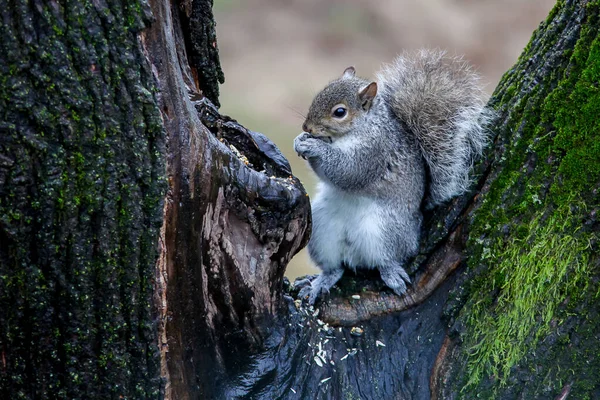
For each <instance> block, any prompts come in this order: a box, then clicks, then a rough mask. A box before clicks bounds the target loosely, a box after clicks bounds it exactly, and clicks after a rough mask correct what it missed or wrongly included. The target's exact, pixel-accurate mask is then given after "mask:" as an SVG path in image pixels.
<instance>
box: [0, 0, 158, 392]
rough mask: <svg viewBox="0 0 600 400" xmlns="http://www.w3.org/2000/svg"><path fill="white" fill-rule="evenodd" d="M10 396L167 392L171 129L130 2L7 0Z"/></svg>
mask: <svg viewBox="0 0 600 400" xmlns="http://www.w3.org/2000/svg"><path fill="white" fill-rule="evenodd" d="M0 8H1V9H2V21H1V23H0V52H1V53H2V56H1V57H0V74H1V75H0V76H1V78H0V82H1V83H0V310H1V312H0V398H2V399H20V398H23V399H26V398H27V399H34V398H35V399H42V398H70V399H74V398H149V397H152V398H156V397H158V396H159V395H160V388H161V380H160V378H159V371H160V370H159V357H158V351H157V341H156V326H155V325H154V324H153V322H152V321H153V316H152V307H151V304H152V290H153V286H152V279H153V276H154V267H155V260H156V239H157V235H158V230H159V228H160V224H161V209H162V207H161V204H162V199H163V197H164V193H165V188H166V185H165V181H164V170H165V161H164V154H165V135H164V129H163V126H162V122H161V119H160V114H159V110H158V108H157V105H156V101H155V98H154V95H153V93H152V91H153V88H154V78H153V76H152V72H151V69H150V65H149V63H148V62H147V61H146V58H145V56H144V54H143V53H142V51H141V50H142V49H141V46H140V45H139V39H138V36H139V34H140V32H141V31H142V29H144V26H145V24H146V23H148V22H149V20H150V10H149V8H148V6H147V5H146V4H143V3H137V2H136V3H132V2H123V3H122V4H121V3H120V2H108V3H104V2H86V1H83V2H62V3H58V2H46V3H44V2H41V1H32V2H29V1H11V2H2V4H1V5H0Z"/></svg>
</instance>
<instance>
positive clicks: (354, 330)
mask: <svg viewBox="0 0 600 400" xmlns="http://www.w3.org/2000/svg"><path fill="white" fill-rule="evenodd" d="M364 332H365V331H363V330H362V329H361V328H359V327H358V326H354V327H352V329H350V334H351V335H354V336H362V334H363V333H364Z"/></svg>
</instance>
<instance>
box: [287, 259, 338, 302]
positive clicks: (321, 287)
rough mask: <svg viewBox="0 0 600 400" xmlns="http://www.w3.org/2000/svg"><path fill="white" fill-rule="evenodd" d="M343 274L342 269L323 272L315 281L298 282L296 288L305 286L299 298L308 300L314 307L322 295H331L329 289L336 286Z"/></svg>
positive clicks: (304, 280)
mask: <svg viewBox="0 0 600 400" xmlns="http://www.w3.org/2000/svg"><path fill="white" fill-rule="evenodd" d="M343 274H344V270H343V269H342V268H340V269H336V270H334V271H331V272H328V273H325V272H323V273H322V274H321V275H319V276H317V277H316V278H315V279H314V280H313V281H309V279H303V280H301V281H298V282H296V283H295V286H296V287H299V286H302V285H305V286H304V287H303V288H302V289H300V292H299V293H298V297H300V299H301V300H305V299H307V298H308V299H307V300H308V304H309V305H311V306H313V305H314V304H315V302H316V301H317V298H318V297H319V296H320V295H321V294H322V293H329V289H331V288H332V287H333V285H335V284H336V283H337V281H339V280H340V278H341V277H342V275H343ZM307 281H309V282H307Z"/></svg>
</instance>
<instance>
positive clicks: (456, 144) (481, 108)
mask: <svg viewBox="0 0 600 400" xmlns="http://www.w3.org/2000/svg"><path fill="white" fill-rule="evenodd" d="M378 81H379V82H380V85H381V86H382V90H383V95H384V96H386V97H388V101H390V102H391V104H392V108H393V110H394V112H395V113H396V116H397V117H398V118H399V119H400V120H402V121H403V122H404V123H405V124H406V125H407V127H408V128H409V130H410V132H411V133H412V134H414V135H415V136H416V137H417V141H418V143H419V146H420V147H421V151H422V153H423V157H424V159H425V161H426V162H427V164H428V167H429V173H430V182H429V187H428V194H426V201H427V203H428V205H429V206H435V205H437V204H439V203H441V202H443V201H445V200H448V199H450V198H452V197H454V196H456V195H459V194H461V193H463V192H464V191H465V190H466V189H467V187H468V186H469V183H470V180H469V170H470V169H471V166H472V164H473V161H474V160H475V159H476V158H477V157H478V156H479V155H481V153H482V151H483V149H484V147H485V145H486V144H487V142H488V133H487V129H486V125H487V124H488V122H489V120H490V118H491V115H492V114H491V112H490V111H489V110H487V109H485V103H484V98H485V95H484V92H483V91H482V90H481V88H480V86H479V76H478V75H477V74H476V73H475V72H473V71H472V69H471V68H470V67H469V66H468V65H467V64H466V63H465V62H464V61H463V60H462V59H461V58H455V57H447V56H446V55H445V53H444V52H442V51H433V50H420V51H418V52H415V53H405V54H402V55H400V56H399V57H398V58H397V59H396V60H395V61H394V62H393V63H392V64H389V65H386V66H384V68H383V69H382V71H381V72H380V73H379V75H378Z"/></svg>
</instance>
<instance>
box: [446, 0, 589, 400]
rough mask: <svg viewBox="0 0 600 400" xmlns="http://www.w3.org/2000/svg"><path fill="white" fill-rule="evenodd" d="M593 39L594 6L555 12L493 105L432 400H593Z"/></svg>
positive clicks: (567, 5)
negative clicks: (489, 146)
mask: <svg viewBox="0 0 600 400" xmlns="http://www.w3.org/2000/svg"><path fill="white" fill-rule="evenodd" d="M599 29H600V2H598V1H566V2H565V1H559V2H558V4H557V5H556V6H555V8H554V9H553V10H552V12H551V13H550V15H549V16H548V18H547V20H546V21H545V22H543V23H542V24H541V25H540V27H539V29H538V30H537V31H536V32H535V33H534V35H533V37H532V39H531V42H530V43H529V45H528V46H527V47H526V49H525V51H524V52H523V54H522V56H521V57H520V58H519V61H518V62H517V64H516V65H515V66H514V67H513V68H512V69H511V70H510V71H509V72H507V73H506V75H505V76H504V77H503V79H502V81H501V82H500V84H499V86H498V88H497V89H496V91H495V93H494V95H493V97H492V99H491V101H490V104H491V105H492V106H493V107H494V108H495V109H496V110H497V111H498V119H497V122H496V123H495V125H494V127H493V129H494V131H495V132H496V133H497V134H498V136H497V137H496V140H495V142H494V147H493V150H492V152H491V154H490V164H489V172H488V177H487V179H486V182H485V184H484V187H483V190H482V195H481V196H480V197H479V199H478V207H477V208H476V209H475V211H474V212H472V214H471V215H470V219H469V221H468V226H469V229H470V240H469V242H468V245H467V249H468V265H469V267H468V269H467V271H466V272H465V274H464V276H463V277H461V281H462V282H461V284H460V286H459V288H458V289H456V291H455V292H456V296H455V297H456V301H455V303H454V304H453V305H452V307H449V308H448V316H449V317H450V318H451V320H452V321H454V323H453V324H452V326H451V327H450V334H449V337H448V339H447V342H446V347H445V348H444V352H445V359H444V360H443V362H442V363H441V365H440V373H439V375H438V376H437V379H438V386H437V387H438V390H437V393H436V394H437V398H440V399H451V398H465V399H470V398H475V397H478V398H499V399H515V398H523V399H547V398H555V397H556V398H565V397H566V396H567V395H568V396H569V398H577V399H586V398H587V399H592V398H598V397H599V396H600V357H599V355H600V337H599V336H598V333H599V332H600V315H599V313H598V307H597V305H598V294H599V293H600V286H599V281H600V265H599V262H600V260H599V257H598V254H599V249H598V230H599V229H598V228H599V223H598V216H597V213H598V208H599V206H600V202H599V197H598V190H599V189H600V119H599V118H598V116H599V115H600V87H599V82H600V30H599ZM561 396H562V397H561Z"/></svg>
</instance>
